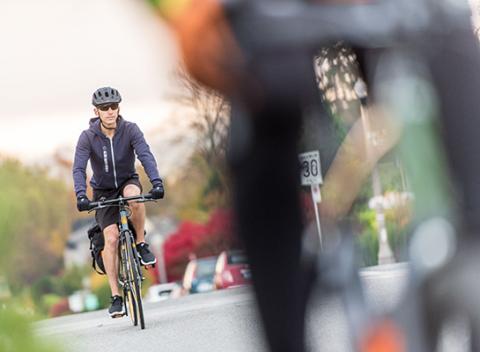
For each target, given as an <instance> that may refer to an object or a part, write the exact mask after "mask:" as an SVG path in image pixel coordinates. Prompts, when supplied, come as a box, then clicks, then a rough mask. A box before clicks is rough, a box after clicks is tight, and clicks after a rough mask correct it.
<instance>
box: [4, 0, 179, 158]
mask: <svg viewBox="0 0 480 352" xmlns="http://www.w3.org/2000/svg"><path fill="white" fill-rule="evenodd" d="M0 53H1V54H0V154H7V155H10V156H14V157H17V158H19V159H21V160H26V161H35V160H36V159H39V158H42V157H43V156H45V155H46V154H49V153H51V152H53V151H54V150H55V149H57V148H58V147H73V146H74V145H75V143H76V141H77V139H78V136H79V135H80V133H81V131H82V130H83V129H85V128H87V127H88V120H89V118H90V117H93V107H92V105H91V95H92V93H93V91H94V90H95V89H96V88H98V87H101V86H107V85H108V86H113V87H115V88H117V89H118V90H119V91H120V93H121V95H122V97H123V102H122V104H121V113H122V115H124V117H125V118H126V119H127V120H131V121H134V122H136V123H138V124H139V126H140V127H141V128H142V129H144V130H148V129H150V128H154V127H156V126H158V125H159V124H162V122H163V121H165V120H166V119H168V117H169V116H170V115H171V113H172V109H174V107H172V104H171V103H170V101H171V99H169V98H170V97H171V96H172V95H173V94H175V93H174V91H175V89H174V88H172V87H174V86H175V84H174V83H173V82H172V80H173V79H172V74H173V71H174V70H175V68H176V67H177V54H176V47H175V44H174V40H173V38H172V35H171V33H170V31H169V29H168V27H167V26H166V25H165V24H163V23H162V22H161V21H160V19H159V17H158V16H156V15H155V14H154V12H153V11H151V9H150V8H149V7H148V4H147V1H140V0H82V1H78V0H45V1H36V0H22V1H17V0H2V1H0Z"/></svg>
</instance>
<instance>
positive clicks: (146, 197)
mask: <svg viewBox="0 0 480 352" xmlns="http://www.w3.org/2000/svg"><path fill="white" fill-rule="evenodd" d="M128 201H136V203H145V202H155V201H156V199H154V198H153V197H152V195H151V194H140V195H138V196H131V197H118V198H115V199H106V200H100V201H97V202H91V203H90V205H89V209H88V212H91V211H93V210H98V209H102V208H106V207H114V206H120V205H122V204H123V203H125V202H128Z"/></svg>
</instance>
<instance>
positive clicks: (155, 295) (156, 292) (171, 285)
mask: <svg viewBox="0 0 480 352" xmlns="http://www.w3.org/2000/svg"><path fill="white" fill-rule="evenodd" d="M177 287H179V285H178V284H177V283H176V282H168V283H165V284H158V285H153V286H150V287H149V288H148V291H147V294H146V295H145V302H160V301H164V300H166V299H168V298H170V295H171V294H172V292H173V291H174V290H175V289H176V288H177Z"/></svg>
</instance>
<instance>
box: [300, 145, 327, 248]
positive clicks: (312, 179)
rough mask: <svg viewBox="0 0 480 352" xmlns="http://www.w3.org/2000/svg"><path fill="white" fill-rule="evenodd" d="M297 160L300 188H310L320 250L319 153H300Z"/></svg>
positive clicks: (321, 181)
mask: <svg viewBox="0 0 480 352" xmlns="http://www.w3.org/2000/svg"><path fill="white" fill-rule="evenodd" d="M298 158H299V160H300V167H301V182H302V186H310V190H311V193H312V200H313V206H314V208H315V219H316V222H317V231H318V237H319V239H320V249H323V241H322V229H321V227H320V215H319V213H318V203H320V202H321V201H322V197H321V193H320V185H321V184H322V183H323V179H322V170H321V165H320V153H319V152H318V150H315V151H311V152H306V153H301V154H299V156H298Z"/></svg>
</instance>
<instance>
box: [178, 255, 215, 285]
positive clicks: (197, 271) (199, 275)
mask: <svg viewBox="0 0 480 352" xmlns="http://www.w3.org/2000/svg"><path fill="white" fill-rule="evenodd" d="M216 262H217V257H206V258H199V259H193V260H191V261H190V262H189V263H188V264H187V267H186V269H185V273H184V275H183V280H182V291H183V294H189V293H202V292H208V291H212V290H213V289H214V285H213V275H214V274H215V264H216Z"/></svg>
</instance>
